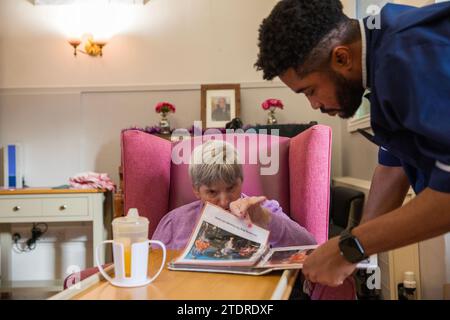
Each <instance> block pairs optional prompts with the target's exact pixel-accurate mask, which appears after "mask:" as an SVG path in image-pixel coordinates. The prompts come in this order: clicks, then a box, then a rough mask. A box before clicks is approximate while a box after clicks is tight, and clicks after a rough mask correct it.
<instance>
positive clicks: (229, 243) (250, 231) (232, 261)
mask: <svg viewBox="0 0 450 320" xmlns="http://www.w3.org/2000/svg"><path fill="white" fill-rule="evenodd" d="M268 239H269V231H268V230H265V229H263V228H261V227H258V226H256V225H252V227H250V228H249V227H248V226H247V225H246V223H245V222H244V221H243V220H241V219H239V218H237V217H235V216H233V215H232V214H231V213H229V212H227V211H225V210H223V209H222V208H220V207H218V206H215V205H212V204H210V203H206V204H205V206H204V207H203V212H202V214H201V216H200V220H199V222H198V223H197V226H196V227H195V230H194V232H193V233H192V235H191V238H190V240H189V242H188V245H187V246H186V248H185V249H184V251H183V253H182V254H181V256H180V257H179V258H177V259H176V260H175V261H173V263H172V264H173V265H178V264H183V265H186V264H192V265H216V266H252V265H255V264H256V263H257V261H258V260H259V259H260V258H261V256H262V255H263V254H264V253H265V252H266V249H267V243H268Z"/></svg>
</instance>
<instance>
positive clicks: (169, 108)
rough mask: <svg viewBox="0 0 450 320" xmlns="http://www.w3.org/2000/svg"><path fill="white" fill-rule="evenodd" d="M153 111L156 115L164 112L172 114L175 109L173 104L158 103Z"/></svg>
mask: <svg viewBox="0 0 450 320" xmlns="http://www.w3.org/2000/svg"><path fill="white" fill-rule="evenodd" d="M155 111H156V112H157V113H161V112H165V113H169V112H173V113H175V111H176V108H175V106H174V105H173V104H171V103H169V102H160V103H158V104H157V105H156V107H155Z"/></svg>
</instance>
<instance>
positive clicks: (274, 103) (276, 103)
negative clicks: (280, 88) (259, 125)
mask: <svg viewBox="0 0 450 320" xmlns="http://www.w3.org/2000/svg"><path fill="white" fill-rule="evenodd" d="M261 107H262V108H263V109H264V110H269V109H270V108H280V109H283V107H284V105H283V102H281V100H279V99H267V100H266V101H264V102H263V103H262V104H261Z"/></svg>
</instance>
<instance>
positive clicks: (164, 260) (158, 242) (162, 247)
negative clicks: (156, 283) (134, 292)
mask: <svg viewBox="0 0 450 320" xmlns="http://www.w3.org/2000/svg"><path fill="white" fill-rule="evenodd" d="M147 242H148V244H151V243H154V244H157V245H158V246H160V247H161V249H162V250H163V258H162V263H161V267H160V268H159V270H158V272H157V273H156V274H155V275H154V276H153V277H152V278H151V279H150V280H149V281H150V282H149V283H152V282H153V280H155V279H156V278H157V277H158V276H159V274H160V273H161V271H162V269H163V268H164V265H165V263H166V246H165V245H164V243H162V242H161V241H158V240H147Z"/></svg>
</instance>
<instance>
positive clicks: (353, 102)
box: [329, 70, 365, 119]
mask: <svg viewBox="0 0 450 320" xmlns="http://www.w3.org/2000/svg"><path fill="white" fill-rule="evenodd" d="M329 74H330V77H331V80H332V81H333V82H334V85H335V86H336V99H337V102H338V104H339V107H340V109H339V117H341V118H343V119H349V118H351V117H353V116H354V115H355V113H356V111H358V108H359V107H360V106H361V102H362V97H363V95H364V91H365V90H364V88H363V86H362V85H361V82H360V81H355V80H347V79H345V78H344V77H343V76H342V75H340V74H339V73H337V72H335V71H333V70H330V72H329Z"/></svg>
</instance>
